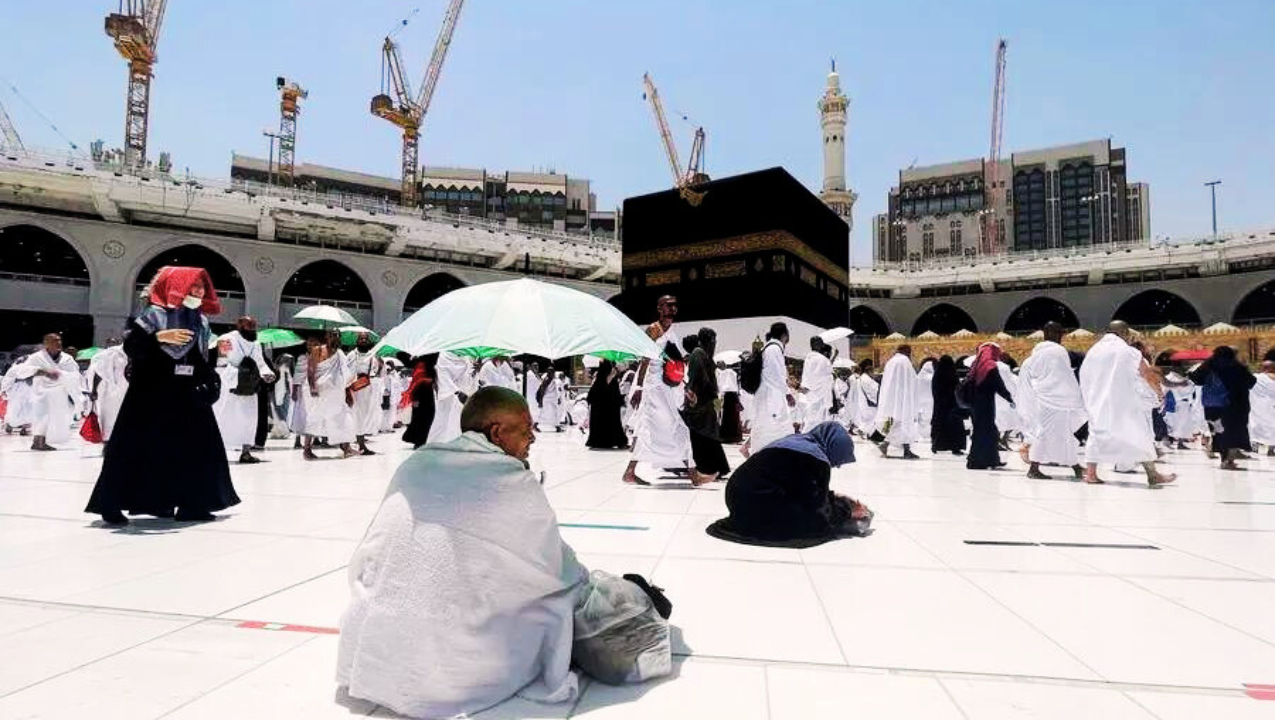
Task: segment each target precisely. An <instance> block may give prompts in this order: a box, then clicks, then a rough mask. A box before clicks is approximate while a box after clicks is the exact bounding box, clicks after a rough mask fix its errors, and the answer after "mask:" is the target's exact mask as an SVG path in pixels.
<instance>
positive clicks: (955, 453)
mask: <svg viewBox="0 0 1280 720" xmlns="http://www.w3.org/2000/svg"><path fill="white" fill-rule="evenodd" d="M951 454H952V455H955V456H957V457H959V456H961V455H964V451H963V450H952V451H951Z"/></svg>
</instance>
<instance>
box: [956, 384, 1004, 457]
mask: <svg viewBox="0 0 1280 720" xmlns="http://www.w3.org/2000/svg"><path fill="white" fill-rule="evenodd" d="M973 390H974V391H973V407H972V408H970V409H969V414H970V417H972V418H973V441H972V443H971V444H970V446H969V458H968V461H967V462H966V463H965V467H967V468H969V469H970V470H994V469H996V468H998V467H1001V466H1003V465H1004V461H1002V460H1001V459H1000V431H999V430H998V429H997V428H996V395H999V396H1000V397H1002V398H1004V399H1005V400H1008V401H1009V402H1013V398H1012V397H1011V396H1010V395H1009V390H1008V389H1007V388H1005V386H1004V380H1002V379H1001V378H1000V373H998V372H996V371H994V370H993V371H992V372H990V373H987V376H986V377H985V378H983V380H982V384H980V385H978V386H977V387H975V388H974V389H973Z"/></svg>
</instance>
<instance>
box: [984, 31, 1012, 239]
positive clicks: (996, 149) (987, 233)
mask: <svg viewBox="0 0 1280 720" xmlns="http://www.w3.org/2000/svg"><path fill="white" fill-rule="evenodd" d="M1008 47H1009V43H1008V41H1006V40H1005V39H1004V38H1000V39H999V40H997V41H996V73H995V82H994V85H993V87H992V91H991V148H990V150H989V152H988V153H987V162H986V164H985V165H984V166H983V168H982V169H983V179H982V182H983V184H984V185H985V186H986V195H987V197H986V201H987V202H986V205H987V206H986V213H985V214H984V215H983V216H982V253H983V254H984V255H991V254H994V253H998V252H1002V251H1003V250H1004V243H1001V242H1000V239H999V238H998V237H996V216H995V212H996V202H997V201H998V200H999V199H1000V188H999V185H1000V143H1001V142H1002V140H1003V139H1004V138H1003V136H1004V55H1005V50H1007V49H1008Z"/></svg>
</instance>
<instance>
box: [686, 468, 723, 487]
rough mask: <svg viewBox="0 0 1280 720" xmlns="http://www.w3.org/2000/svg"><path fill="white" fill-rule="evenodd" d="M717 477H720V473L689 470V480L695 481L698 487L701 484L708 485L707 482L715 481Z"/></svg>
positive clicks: (694, 483)
mask: <svg viewBox="0 0 1280 720" xmlns="http://www.w3.org/2000/svg"><path fill="white" fill-rule="evenodd" d="M717 477H719V473H711V474H710V475H708V474H706V473H700V472H698V471H697V470H690V471H689V480H690V481H691V482H693V486H694V487H698V486H699V485H706V484H707V483H713V482H715V481H716V478H717Z"/></svg>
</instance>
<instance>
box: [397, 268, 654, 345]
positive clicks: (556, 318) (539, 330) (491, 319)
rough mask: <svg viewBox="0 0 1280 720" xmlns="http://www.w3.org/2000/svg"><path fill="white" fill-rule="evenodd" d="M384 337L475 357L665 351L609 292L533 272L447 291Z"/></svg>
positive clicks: (398, 342)
mask: <svg viewBox="0 0 1280 720" xmlns="http://www.w3.org/2000/svg"><path fill="white" fill-rule="evenodd" d="M382 343H383V344H386V345H391V346H392V347H396V348H399V349H400V350H403V351H404V352H407V353H409V354H410V355H414V356H417V355H425V354H427V353H433V352H445V351H448V352H452V353H454V354H457V355H468V356H471V357H487V356H490V355H516V354H521V353H528V354H530V355H539V356H541V357H545V358H550V359H553V360H554V359H556V358H562V357H569V356H572V355H599V356H601V357H605V358H608V359H625V358H630V357H648V358H656V357H658V356H659V355H660V349H659V348H658V346H657V344H655V343H654V342H653V341H652V340H650V339H649V336H648V335H645V334H644V333H643V332H641V331H640V329H639V328H637V327H636V324H635V323H634V322H632V321H631V320H630V319H629V318H627V316H626V315H623V314H622V313H621V312H620V311H619V310H618V309H617V308H615V307H613V306H612V305H610V304H609V303H607V302H605V301H604V300H601V299H600V298H597V297H593V296H591V295H588V294H586V293H584V292H580V291H578V290H574V289H572V288H567V287H563V286H560V285H552V284H550V283H544V282H539V281H537V280H531V279H529V278H522V279H520V280H509V281H506V282H494V283H484V284H481V285H472V286H471V287H466V288H462V289H460V290H454V291H453V292H451V293H448V294H447V295H442V296H441V297H440V298H438V299H437V300H435V301H433V302H432V303H430V304H429V305H427V306H426V307H424V308H422V309H421V310H419V311H417V312H415V313H414V314H413V315H412V316H410V317H409V319H407V320H405V321H404V322H402V323H400V324H399V325H397V326H396V327H394V328H392V329H391V330H390V332H388V333H387V334H386V336H384V337H383V338H382Z"/></svg>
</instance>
